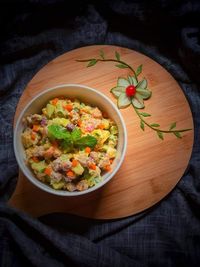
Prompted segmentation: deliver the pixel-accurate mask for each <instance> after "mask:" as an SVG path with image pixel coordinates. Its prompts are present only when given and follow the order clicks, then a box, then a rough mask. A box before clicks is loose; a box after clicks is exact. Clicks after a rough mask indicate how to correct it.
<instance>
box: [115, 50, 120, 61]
mask: <svg viewBox="0 0 200 267" xmlns="http://www.w3.org/2000/svg"><path fill="white" fill-rule="evenodd" d="M115 57H116V59H117V60H118V61H120V54H119V53H118V52H117V51H115Z"/></svg>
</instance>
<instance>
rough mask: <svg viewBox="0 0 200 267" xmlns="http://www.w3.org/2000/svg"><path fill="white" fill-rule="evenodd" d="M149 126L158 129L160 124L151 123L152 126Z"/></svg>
mask: <svg viewBox="0 0 200 267" xmlns="http://www.w3.org/2000/svg"><path fill="white" fill-rule="evenodd" d="M150 126H151V127H160V124H158V123H152V124H150Z"/></svg>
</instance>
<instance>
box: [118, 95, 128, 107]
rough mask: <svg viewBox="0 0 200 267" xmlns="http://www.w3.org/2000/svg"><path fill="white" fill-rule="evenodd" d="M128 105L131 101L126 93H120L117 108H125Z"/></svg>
mask: <svg viewBox="0 0 200 267" xmlns="http://www.w3.org/2000/svg"><path fill="white" fill-rule="evenodd" d="M130 104H131V99H130V98H129V97H128V96H127V95H126V93H121V94H120V96H119V98H118V101H117V106H118V108H126V107H128V106H129V105H130Z"/></svg>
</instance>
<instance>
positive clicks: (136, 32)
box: [0, 0, 200, 267]
mask: <svg viewBox="0 0 200 267" xmlns="http://www.w3.org/2000/svg"><path fill="white" fill-rule="evenodd" d="M199 17H200V3H199V1H185V0H183V1H173V0H168V1H167V0H165V1H164V0H163V1H131V0H127V1H125V0H124V1H122V0H117V1H105V0H102V1H96V3H94V2H93V1H77V0H73V1H71V2H70V5H69V4H68V1H64V0H58V1H56V0H46V1H41V0H29V1H1V3H0V266H3V267H4V266H6V267H7V266H9V267H10V266H41V267H44V266H48V267H50V266H56V267H57V266H81V267H82V266H91V267H94V266H131V267H132V266H152V267H156V266H158V267H159V266H170V267H171V266H182V267H184V266H194V267H195V266H200V142H199V141H200V116H199V107H200V23H199V21H200V20H199ZM92 44H112V45H119V46H123V47H128V48H131V49H133V50H137V51H139V52H141V53H144V54H146V55H147V56H149V57H151V58H153V59H154V60H155V61H157V62H158V63H160V64H161V65H162V66H164V67H165V68H166V69H167V70H168V71H169V72H170V73H171V75H172V76H173V77H174V78H175V79H176V80H177V81H178V83H179V84H180V86H181V88H182V90H183V92H184V93H185V95H186V97H187V99H188V102H189V104H190V107H191V110H192V114H193V118H194V125H195V140H194V147H193V153H192V157H191V159H190V162H189V165H188V168H187V170H186V171H185V173H184V175H183V177H182V178H181V180H180V182H179V183H178V184H177V186H176V187H175V188H174V190H173V191H172V192H171V193H170V194H169V195H168V196H167V197H166V198H164V199H163V200H162V201H160V202H159V203H158V204H157V205H155V206H153V207H152V208H150V209H148V210H146V211H144V212H142V213H140V214H137V215H135V216H130V217H128V218H124V219H119V220H113V221H112V220H110V221H106V220H105V221H104V220H103V221H99V220H91V219H85V218H81V217H78V216H72V215H69V214H50V215H46V216H43V217H41V218H37V219H34V218H32V217H31V216H29V215H27V214H24V213H22V212H21V211H19V210H15V209H13V208H10V207H9V206H8V205H7V204H6V202H7V200H8V199H9V197H10V196H11V194H12V192H13V190H14V188H15V186H16V180H17V176H18V166H17V164H16V160H15V157H14V153H13V141H12V138H13V134H12V130H13V129H12V122H13V117H14V113H15V109H16V106H17V103H18V100H19V98H20V96H21V94H22V92H23V90H24V88H25V87H26V85H27V83H28V82H29V81H30V79H31V78H32V77H33V75H34V74H35V73H36V72H37V71H38V70H39V69H40V68H42V66H44V65H45V64H46V63H48V62H49V61H50V60H52V59H54V58H55V57H57V56H58V55H61V54H62V53H65V52H67V51H70V50H72V49H74V48H77V47H82V46H86V45H92ZM41 205H42V203H41Z"/></svg>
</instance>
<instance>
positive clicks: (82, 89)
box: [14, 84, 127, 196]
mask: <svg viewBox="0 0 200 267" xmlns="http://www.w3.org/2000/svg"><path fill="white" fill-rule="evenodd" d="M58 96H67V97H72V98H78V99H80V100H81V101H82V102H84V103H88V104H91V105H94V106H97V107H99V108H100V109H101V110H102V111H105V112H106V113H107V114H108V116H109V118H111V119H113V120H114V121H115V122H116V124H117V126H118V130H119V136H118V145H117V151H118V153H117V156H116V158H115V160H114V162H113V164H112V172H109V173H106V174H104V176H103V177H104V180H103V181H102V182H101V183H99V184H97V185H96V186H93V187H91V188H89V189H87V190H85V191H80V192H78V191H75V192H69V191H65V190H55V189H53V188H51V187H50V186H48V185H46V184H44V183H42V182H40V181H39V180H38V179H37V178H36V177H35V175H34V173H33V172H32V171H31V169H30V168H29V167H28V166H27V165H26V164H25V159H26V155H25V150H24V147H23V144H22V142H21V134H22V131H23V129H24V126H23V123H22V120H23V118H24V117H26V116H27V115H30V114H34V113H41V110H42V108H43V107H44V106H45V105H46V104H47V102H48V101H49V100H50V99H52V98H55V97H58ZM126 146H127V132H126V126H125V123H124V120H123V118H122V116H121V113H120V112H119V110H118V109H117V107H116V106H115V105H114V104H113V102H112V101H111V100H110V99H109V98H108V97H107V96H105V95H104V94H102V93H100V92H98V91H97V90H95V89H92V88H90V87H87V86H84V85H80V84H63V85H59V86H56V87H53V88H50V89H47V90H44V91H43V92H41V93H39V94H38V95H37V96H35V97H34V98H33V99H32V100H31V101H30V102H29V103H28V104H27V105H26V106H25V108H24V109H23V110H22V112H21V113H20V115H19V117H18V120H17V122H16V126H15V129H14V152H15V156H16V159H17V162H18V164H19V167H20V169H21V170H22V172H23V173H24V175H25V176H26V177H27V178H28V179H29V180H30V181H31V182H32V183H33V184H34V185H35V186H37V187H39V188H40V189H42V190H44V191H46V192H49V193H51V194H55V195H60V196H77V195H83V194H86V193H89V192H92V191H94V190H96V189H98V188H100V187H102V186H103V185H104V184H106V183H107V182H108V181H110V179H111V178H112V177H113V176H114V175H115V174H116V172H117V171H118V170H119V168H120V166H121V164H122V162H123V160H124V156H125V152H126Z"/></svg>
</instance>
